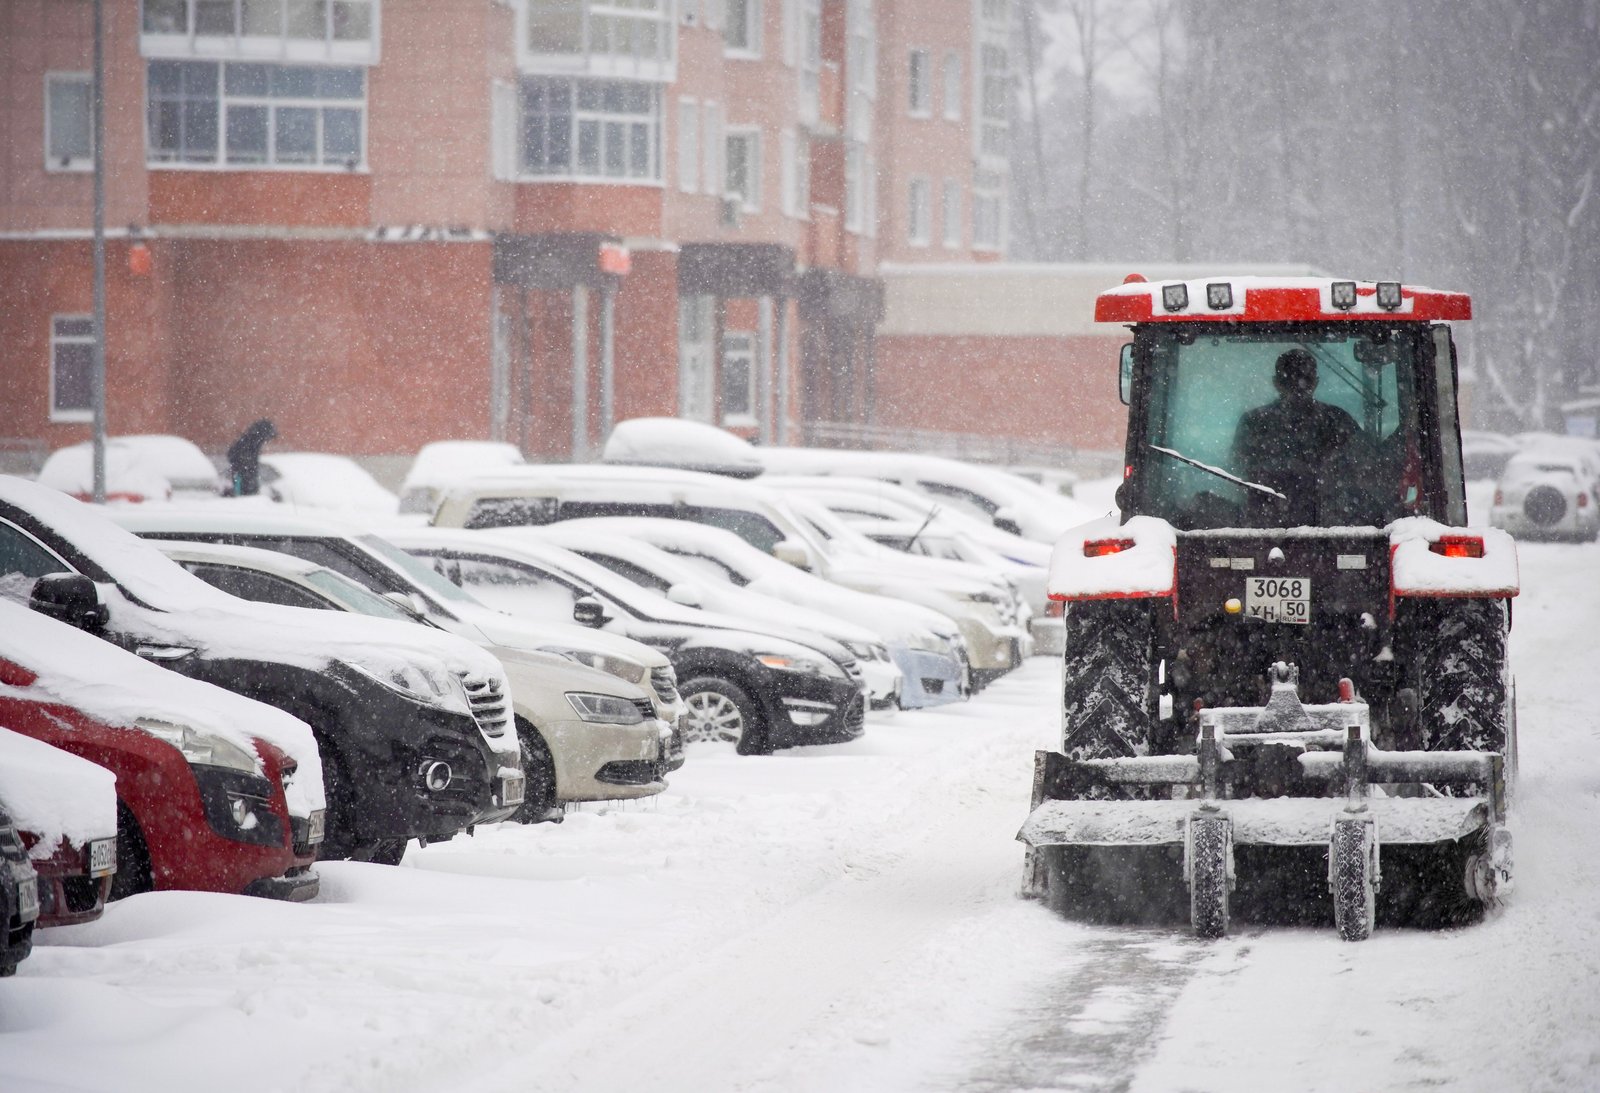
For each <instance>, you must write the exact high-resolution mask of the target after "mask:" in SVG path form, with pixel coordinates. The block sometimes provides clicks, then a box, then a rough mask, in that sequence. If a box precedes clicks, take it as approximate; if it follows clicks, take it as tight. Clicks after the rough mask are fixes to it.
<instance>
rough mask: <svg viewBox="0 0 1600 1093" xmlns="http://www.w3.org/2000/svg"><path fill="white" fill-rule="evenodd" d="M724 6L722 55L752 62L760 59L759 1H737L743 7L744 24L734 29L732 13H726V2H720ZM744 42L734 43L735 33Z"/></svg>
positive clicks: (725, 0)
mask: <svg viewBox="0 0 1600 1093" xmlns="http://www.w3.org/2000/svg"><path fill="white" fill-rule="evenodd" d="M721 2H722V4H723V5H724V10H723V27H722V55H723V56H724V57H733V58H735V59H738V60H746V61H753V60H759V59H760V57H761V18H762V12H761V0H738V2H739V3H742V4H743V5H744V24H743V26H742V27H736V26H735V24H734V18H733V13H732V12H731V11H728V10H727V8H726V5H727V3H728V0H721ZM736 32H737V33H738V34H739V35H740V36H741V37H742V38H743V39H744V40H743V41H736V40H735V38H734V35H735V33H736Z"/></svg>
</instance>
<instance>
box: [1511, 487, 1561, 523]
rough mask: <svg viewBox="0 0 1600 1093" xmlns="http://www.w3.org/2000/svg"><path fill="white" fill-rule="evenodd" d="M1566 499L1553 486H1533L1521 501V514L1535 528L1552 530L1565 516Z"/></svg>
mask: <svg viewBox="0 0 1600 1093" xmlns="http://www.w3.org/2000/svg"><path fill="white" fill-rule="evenodd" d="M1567 507H1568V506H1567V499H1566V498H1565V497H1563V496H1561V491H1560V490H1558V489H1556V488H1555V487H1554V486H1535V487H1533V489H1531V490H1529V491H1528V495H1527V496H1526V497H1524V498H1523V500H1522V512H1523V514H1524V515H1525V516H1527V518H1528V520H1529V522H1531V523H1532V524H1533V525H1534V526H1535V527H1540V528H1553V527H1555V526H1556V525H1557V524H1559V523H1560V522H1561V520H1562V518H1563V517H1564V516H1566V515H1567Z"/></svg>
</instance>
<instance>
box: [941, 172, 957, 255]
mask: <svg viewBox="0 0 1600 1093" xmlns="http://www.w3.org/2000/svg"><path fill="white" fill-rule="evenodd" d="M939 213H940V219H941V220H942V221H943V223H942V224H941V226H940V227H941V230H940V242H941V243H942V244H943V246H944V248H945V249H946V250H959V249H960V247H961V229H962V224H961V182H960V180H958V179H954V178H947V179H945V180H944V188H943V189H942V190H941V191H940V194H939Z"/></svg>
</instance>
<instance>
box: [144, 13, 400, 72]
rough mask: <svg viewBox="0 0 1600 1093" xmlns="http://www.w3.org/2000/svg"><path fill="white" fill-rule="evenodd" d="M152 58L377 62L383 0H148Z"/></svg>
mask: <svg viewBox="0 0 1600 1093" xmlns="http://www.w3.org/2000/svg"><path fill="white" fill-rule="evenodd" d="M140 30H141V32H142V33H141V37H140V48H141V49H142V50H143V52H144V54H145V56H147V57H176V56H206V57H219V58H226V57H279V58H284V59H289V60H312V59H329V60H353V61H362V62H367V63H371V62H376V60H377V46H378V0H144V9H143V14H142V16H141V21H140Z"/></svg>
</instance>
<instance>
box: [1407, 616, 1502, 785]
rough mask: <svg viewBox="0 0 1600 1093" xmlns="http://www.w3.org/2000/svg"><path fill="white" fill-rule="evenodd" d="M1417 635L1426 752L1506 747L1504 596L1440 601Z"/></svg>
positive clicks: (1423, 736) (1422, 730) (1426, 617)
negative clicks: (1502, 598)
mask: <svg viewBox="0 0 1600 1093" xmlns="http://www.w3.org/2000/svg"><path fill="white" fill-rule="evenodd" d="M1421 621H1422V623H1423V626H1422V628H1421V629H1420V632H1419V634H1418V637H1419V641H1420V644H1421V648H1420V649H1419V651H1418V657H1417V672H1418V681H1417V682H1418V688H1417V692H1418V696H1419V698H1420V700H1421V702H1420V707H1421V708H1420V711H1419V714H1420V719H1421V725H1420V728H1421V735H1422V747H1423V749H1424V750H1425V751H1496V752H1500V753H1502V754H1504V753H1505V751H1506V737H1507V732H1508V729H1509V725H1508V720H1509V718H1508V711H1509V709H1510V707H1509V705H1508V703H1507V701H1506V698H1507V695H1506V610H1505V605H1504V604H1502V603H1501V601H1499V600H1489V599H1481V600H1479V599H1473V600H1467V599H1463V600H1437V601H1435V602H1434V603H1433V604H1431V605H1428V613H1427V614H1426V616H1425V617H1424V618H1423V619H1422V620H1421Z"/></svg>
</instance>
